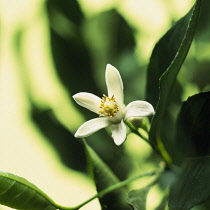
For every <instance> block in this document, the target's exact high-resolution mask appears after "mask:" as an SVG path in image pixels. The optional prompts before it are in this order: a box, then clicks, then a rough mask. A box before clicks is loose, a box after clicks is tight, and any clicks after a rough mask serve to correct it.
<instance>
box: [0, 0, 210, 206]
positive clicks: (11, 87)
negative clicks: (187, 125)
mask: <svg viewBox="0 0 210 210" xmlns="http://www.w3.org/2000/svg"><path fill="white" fill-rule="evenodd" d="M206 2H207V1H206ZM193 3H194V1H190V0H188V1H182V0H170V1H168V0H157V1H154V0H148V1H144V0H115V1H114V0H112V1H111V0H78V1H75V0H68V1H67V0H48V1H44V0H36V1H31V0H28V1H24V0H17V1H14V0H0V10H1V12H0V169H1V170H4V171H7V172H11V173H14V174H17V175H19V176H22V177H25V178H26V179H28V180H29V181H31V182H32V183H34V184H36V185H37V186H38V187H40V188H41V189H42V190H43V191H45V192H46V193H47V194H48V195H49V196H50V197H52V198H53V199H54V200H55V202H57V203H59V204H62V205H66V206H74V205H77V204H79V203H81V202H82V201H84V200H86V199H88V198H89V197H90V196H92V195H93V194H95V193H96V192H95V187H94V184H93V182H92V181H91V180H90V179H89V177H88V175H87V172H86V160H85V155H84V153H83V148H82V146H81V145H80V144H79V140H78V139H75V138H74V136H73V134H74V132H75V131H76V129H77V128H78V127H79V126H80V125H81V124H82V123H83V122H84V121H85V120H88V119H91V118H93V117H96V116H95V114H94V113H90V112H89V111H87V110H85V109H83V108H81V107H79V106H77V105H76V104H75V102H74V101H73V100H72V97H71V96H72V95H73V94H75V93H77V92H82V91H86V92H91V93H94V94H96V95H98V96H102V94H103V93H104V94H106V93H107V90H106V85H105V80H104V74H105V67H106V64H107V63H110V64H112V65H114V66H115V67H116V68H118V70H119V71H120V73H121V76H122V79H123V82H124V87H125V103H126V104H127V103H129V102H130V101H132V100H137V99H139V100H143V99H144V98H145V85H146V69H147V64H148V62H149V57H150V55H151V52H152V49H153V46H154V45H155V43H156V42H157V41H158V39H159V38H160V37H161V36H162V35H163V34H164V33H165V32H166V31H167V30H168V29H169V28H170V27H171V25H172V24H173V23H174V22H175V21H176V20H178V19H179V18H180V17H182V16H183V15H185V14H186V12H187V11H188V10H189V9H190V8H191V6H192V5H193ZM208 8H209V5H205V6H204V9H206V11H208V10H207V9H208ZM205 14H206V16H205V17H204V16H201V20H202V21H200V23H202V24H200V25H199V27H198V30H197V33H196V37H195V41H194V42H193V44H192V47H191V50H190V53H189V55H188V57H187V60H186V62H185V64H184V66H183V67H182V68H183V70H182V71H181V73H180V74H179V83H180V84H181V86H182V88H183V93H182V99H183V100H184V99H186V98H187V97H188V96H189V95H192V94H194V93H197V92H200V91H203V90H207V89H209V87H210V86H209V76H208V69H209V64H210V61H209V47H210V46H209V45H210V42H209V40H208V39H209V37H210V31H209V29H208V30H207V29H206V26H207V24H208V23H209V21H210V15H209V14H210V13H209V12H208V13H207V12H206V13H205ZM163 59H164V58H163ZM198 67H199V71H198ZM185 69H188V71H185ZM173 106H174V107H173ZM173 106H172V108H174V109H175V107H176V104H173ZM175 114H176V113H174V115H175ZM87 141H88V143H89V144H90V145H91V146H92V147H93V148H94V150H96V152H97V153H98V154H99V156H100V157H101V158H102V159H103V160H104V161H105V162H106V163H107V164H108V165H109V166H110V167H111V168H112V170H113V171H114V172H115V173H116V174H117V176H118V177H119V178H120V179H122V180H123V179H125V178H126V177H128V176H132V175H135V174H137V173H144V172H145V171H147V170H148V169H150V168H151V167H154V165H155V161H153V162H152V161H148V159H150V160H154V158H155V157H153V156H152V155H151V150H150V148H149V147H148V145H146V144H145V143H144V142H143V141H139V139H138V138H137V137H136V136H135V135H133V134H130V135H129V136H128V140H127V141H126V142H125V144H124V145H123V146H120V147H117V146H116V145H114V143H113V141H112V139H111V137H110V135H109V130H105V129H104V130H102V131H100V132H97V133H96V134H94V135H92V136H91V137H88V138H87ZM142 184H144V181H143V182H142V183H136V182H135V183H134V184H133V185H132V186H131V187H133V188H136V187H138V186H142ZM159 196H161V195H160V193H158V190H156V192H154V195H152V194H151V196H150V197H151V200H152V201H153V202H151V203H150V202H148V205H156V204H157V203H158V202H159V201H158V198H159ZM156 198H157V201H156ZM151 208H152V207H151ZM0 209H8V208H7V207H3V206H2V207H0ZM82 209H84V210H85V209H96V210H97V209H100V207H99V204H98V202H97V201H93V202H91V203H90V204H88V205H87V206H85V207H83V208H82Z"/></svg>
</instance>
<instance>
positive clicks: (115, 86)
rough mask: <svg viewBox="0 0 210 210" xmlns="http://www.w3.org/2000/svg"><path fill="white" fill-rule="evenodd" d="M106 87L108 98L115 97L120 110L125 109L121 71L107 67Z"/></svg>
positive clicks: (108, 65)
mask: <svg viewBox="0 0 210 210" xmlns="http://www.w3.org/2000/svg"><path fill="white" fill-rule="evenodd" d="M106 85H107V89H108V96H109V97H112V96H113V95H114V97H115V99H116V101H117V103H118V105H119V107H120V108H122V107H123V103H124V99H123V98H124V95H123V83H122V79H121V76H120V73H119V71H118V70H117V69H116V68H115V67H114V66H112V65H110V64H107V66H106Z"/></svg>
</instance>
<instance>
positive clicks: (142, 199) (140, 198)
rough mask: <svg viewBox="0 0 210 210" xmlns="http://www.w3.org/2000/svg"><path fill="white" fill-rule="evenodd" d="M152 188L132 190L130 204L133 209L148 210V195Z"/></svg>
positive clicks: (129, 196)
mask: <svg viewBox="0 0 210 210" xmlns="http://www.w3.org/2000/svg"><path fill="white" fill-rule="evenodd" d="M149 189H150V186H147V187H145V188H142V189H139V190H132V191H130V192H129V194H128V203H129V204H130V205H131V206H132V207H133V209H134V210H139V209H141V210H146V201H147V195H148V192H149Z"/></svg>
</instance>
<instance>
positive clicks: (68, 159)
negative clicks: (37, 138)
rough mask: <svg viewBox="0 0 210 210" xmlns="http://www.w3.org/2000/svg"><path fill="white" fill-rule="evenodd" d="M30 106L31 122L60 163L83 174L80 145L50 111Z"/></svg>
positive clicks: (84, 161)
mask: <svg viewBox="0 0 210 210" xmlns="http://www.w3.org/2000/svg"><path fill="white" fill-rule="evenodd" d="M31 106H32V107H31V117H32V120H33V121H34V123H36V126H37V128H38V129H39V130H40V131H41V132H42V133H43V135H45V137H46V138H45V139H46V140H47V141H49V142H50V144H52V146H53V147H54V149H55V151H56V152H57V153H58V156H59V157H60V159H61V161H62V162H63V163H64V164H65V165H66V166H68V167H70V168H71V169H74V170H79V171H82V172H84V171H85V170H86V157H85V152H84V148H83V146H82V144H81V143H80V142H79V141H78V140H77V139H75V137H74V135H73V134H72V133H70V132H69V131H68V130H67V129H66V128H65V127H64V126H63V125H62V124H61V123H60V122H59V121H58V120H57V119H56V117H55V115H54V113H53V111H52V110H50V109H43V108H40V107H38V106H37V105H35V104H34V103H32V104H31ZM75 157H77V158H75Z"/></svg>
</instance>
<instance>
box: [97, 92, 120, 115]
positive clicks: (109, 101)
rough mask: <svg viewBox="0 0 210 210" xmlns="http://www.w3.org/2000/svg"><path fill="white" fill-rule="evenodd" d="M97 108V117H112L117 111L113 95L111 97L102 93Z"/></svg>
mask: <svg viewBox="0 0 210 210" xmlns="http://www.w3.org/2000/svg"><path fill="white" fill-rule="evenodd" d="M99 108H100V110H99V114H100V115H99V117H104V116H109V117H114V116H115V115H116V114H117V112H118V111H119V108H118V104H117V102H116V100H115V97H114V95H113V96H112V97H107V96H106V95H104V94H103V97H102V99H101V103H100V107H99Z"/></svg>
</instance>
